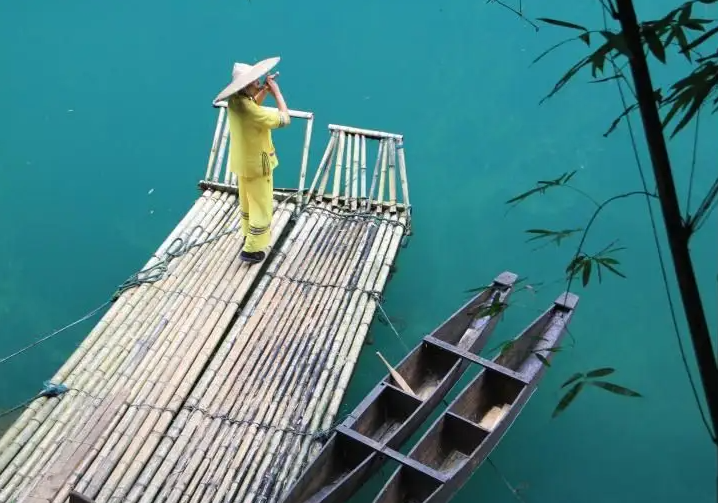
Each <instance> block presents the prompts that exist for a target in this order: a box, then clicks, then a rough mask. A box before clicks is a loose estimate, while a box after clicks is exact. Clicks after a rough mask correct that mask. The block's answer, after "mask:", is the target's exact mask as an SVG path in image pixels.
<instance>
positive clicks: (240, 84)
mask: <svg viewBox="0 0 718 503" xmlns="http://www.w3.org/2000/svg"><path fill="white" fill-rule="evenodd" d="M277 63H279V57H276V58H268V59H265V60H263V61H260V62H259V63H257V64H255V65H247V64H245V63H235V64H234V67H233V68H232V82H230V83H229V85H228V86H227V87H225V88H224V89H222V92H220V93H219V94H218V95H217V97H216V98H215V99H214V100H213V101H212V103H214V104H215V105H216V104H217V102H219V101H223V100H226V99H227V98H229V97H230V96H232V95H233V94H234V93H236V92H238V91H241V90H242V89H244V88H245V87H247V86H248V85H249V84H251V83H252V82H254V81H255V80H257V79H258V78H259V77H261V76H262V75H264V74H265V73H267V72H269V70H271V69H272V68H274V67H275V66H276V65H277Z"/></svg>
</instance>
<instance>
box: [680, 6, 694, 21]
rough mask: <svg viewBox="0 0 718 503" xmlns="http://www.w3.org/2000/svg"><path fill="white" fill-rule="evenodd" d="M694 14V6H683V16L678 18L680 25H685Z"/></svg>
mask: <svg viewBox="0 0 718 503" xmlns="http://www.w3.org/2000/svg"><path fill="white" fill-rule="evenodd" d="M692 13H693V4H692V3H691V2H686V3H685V4H683V8H682V9H681V14H680V16H678V21H679V22H680V23H685V22H686V21H688V20H689V19H690V18H691V14H692Z"/></svg>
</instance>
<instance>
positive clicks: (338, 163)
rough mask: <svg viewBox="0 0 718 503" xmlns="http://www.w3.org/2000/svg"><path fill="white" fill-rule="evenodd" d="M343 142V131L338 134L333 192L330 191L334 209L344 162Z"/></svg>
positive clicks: (337, 198) (344, 137)
mask: <svg viewBox="0 0 718 503" xmlns="http://www.w3.org/2000/svg"><path fill="white" fill-rule="evenodd" d="M345 140H346V135H345V134H344V131H341V132H340V133H339V149H338V150H337V160H336V165H335V167H334V190H332V195H333V196H334V197H333V199H332V207H334V208H336V207H337V206H338V204H339V194H340V190H339V189H340V187H339V184H340V182H341V174H342V161H343V160H344V141H345Z"/></svg>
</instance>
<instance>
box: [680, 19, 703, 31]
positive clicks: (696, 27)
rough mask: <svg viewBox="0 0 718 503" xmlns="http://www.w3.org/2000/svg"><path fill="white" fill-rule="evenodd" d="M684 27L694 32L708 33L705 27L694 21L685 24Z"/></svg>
mask: <svg viewBox="0 0 718 503" xmlns="http://www.w3.org/2000/svg"><path fill="white" fill-rule="evenodd" d="M683 26H685V27H686V28H688V29H689V30H693V31H706V29H705V28H704V27H703V25H702V24H701V23H699V22H697V21H696V20H694V19H691V20H688V21H686V22H685V23H683Z"/></svg>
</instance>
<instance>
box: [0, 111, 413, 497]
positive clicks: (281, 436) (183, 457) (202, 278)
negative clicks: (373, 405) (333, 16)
mask: <svg viewBox="0 0 718 503" xmlns="http://www.w3.org/2000/svg"><path fill="white" fill-rule="evenodd" d="M292 116H293V117H296V118H299V119H306V121H307V124H306V129H305V131H304V144H303V148H302V152H301V160H300V173H299V184H298V188H297V189H296V190H280V189H277V190H276V191H275V214H274V219H273V222H272V227H271V232H272V241H271V243H272V244H271V252H270V254H269V256H268V258H267V260H266V261H265V263H264V264H263V265H257V266H247V265H246V264H243V263H241V262H240V261H239V260H238V258H237V254H238V252H239V250H240V248H241V246H242V242H243V238H242V236H241V233H239V232H238V223H239V208H238V205H237V195H236V194H237V179H236V177H235V176H233V174H232V173H231V172H230V171H229V169H228V167H227V166H228V165H227V159H226V156H227V155H228V154H227V153H228V148H227V147H228V143H229V131H228V129H229V128H228V124H227V120H226V111H225V108H224V107H223V106H221V105H220V107H219V108H218V120H217V126H216V129H215V132H214V138H213V144H212V147H211V150H210V155H209V162H208V165H207V170H206V173H205V177H204V179H203V180H201V182H200V186H201V188H202V193H201V195H200V197H198V199H197V200H196V201H195V203H194V205H193V206H192V208H191V209H190V210H189V211H188V213H187V214H186V216H185V217H184V218H183V219H182V221H181V222H179V224H178V225H177V227H176V228H175V229H174V230H173V231H172V232H171V233H170V234H169V235H168V236H167V238H166V239H165V241H164V242H163V243H162V245H161V246H160V247H159V248H158V249H157V251H156V252H155V253H154V254H153V256H152V258H151V259H150V260H149V262H148V263H147V264H146V266H145V268H144V269H143V271H144V272H143V273H142V274H139V275H137V276H133V277H132V280H131V281H128V282H127V283H126V284H125V285H124V286H123V287H122V288H121V289H120V290H119V291H118V295H117V298H116V300H115V302H114V304H113V305H112V307H111V308H110V309H109V311H108V312H107V313H105V315H104V316H103V317H102V318H101V319H100V321H99V322H98V323H97V325H96V326H95V327H94V328H93V329H92V331H91V332H90V333H89V334H88V336H87V337H86V338H85V340H84V341H83V342H82V344H81V345H80V347H79V348H78V349H77V350H76V351H75V352H74V353H73V354H72V355H71V356H70V358H69V359H68V361H67V362H66V363H65V364H64V365H63V366H62V367H61V368H60V369H59V370H58V371H57V373H56V374H55V376H53V378H52V381H53V382H58V383H60V382H62V383H64V384H65V385H67V386H68V388H69V391H68V392H66V393H65V394H64V395H62V396H60V397H52V398H39V399H37V400H36V401H34V402H33V403H32V404H31V405H30V406H29V407H28V408H27V409H26V410H25V411H24V412H23V414H22V415H21V416H20V417H19V418H18V419H17V420H16V421H15V422H14V423H13V424H12V426H11V427H10V428H9V430H8V431H7V432H5V434H4V435H3V437H2V438H1V439H0V501H13V500H14V498H16V499H17V501H18V502H20V501H27V502H33V503H35V502H37V503H39V502H45V503H50V502H52V503H60V502H66V501H69V500H70V499H71V497H72V499H73V500H74V499H77V498H80V497H82V498H86V499H87V500H91V501H95V502H97V503H109V502H120V501H122V502H133V503H134V502H142V503H149V502H155V501H163V502H170V501H171V502H179V501H181V502H200V501H201V502H205V501H214V502H218V501H229V500H231V501H267V502H274V501H277V500H278V499H279V498H280V496H281V494H282V493H283V492H284V491H285V490H286V489H287V488H288V487H289V486H290V485H291V484H292V482H293V481H294V480H295V479H296V477H297V475H298V473H299V470H300V468H301V466H303V465H304V464H306V462H307V460H309V459H311V458H312V457H313V456H314V455H315V454H316V453H317V451H318V449H319V448H320V447H321V445H322V440H323V438H324V437H325V434H326V433H327V432H328V431H330V429H331V428H332V426H333V425H334V424H336V423H337V422H338V421H339V420H341V419H342V418H338V417H337V411H338V409H339V405H340V403H341V401H342V399H343V395H344V391H345V389H346V387H347V384H348V382H349V379H350V377H351V374H352V372H353V369H354V365H355V363H356V361H357V358H358V356H359V353H360V351H361V348H362V346H363V343H364V341H365V337H366V335H367V331H368V329H369V325H370V324H371V322H372V320H373V317H374V314H375V309H376V308H377V303H378V302H379V301H380V299H381V295H382V292H383V290H384V286H385V284H386V281H387V280H388V277H389V272H390V270H391V268H392V265H393V262H394V259H395V257H396V255H397V253H398V250H399V249H400V245H401V243H402V241H403V239H404V238H405V236H406V235H407V234H408V232H409V225H410V208H411V207H410V204H409V194H408V182H407V179H406V166H405V161H404V155H403V148H402V145H403V143H402V142H403V140H402V137H401V135H394V134H389V133H382V132H379V131H372V130H364V129H358V128H349V127H345V126H334V125H330V127H329V131H330V138H329V142H328V145H327V148H326V149H325V151H324V155H323V157H322V160H321V162H320V163H319V165H318V167H317V170H316V173H315V175H314V178H313V181H312V184H311V186H310V187H309V189H305V188H304V185H305V180H306V170H307V165H308V156H309V146H310V140H311V134H312V125H313V120H314V116H313V114H311V113H308V112H298V111H292ZM367 139H372V140H377V142H376V144H377V153H376V164H375V166H374V170H373V173H372V180H371V182H370V183H369V180H367V173H366V162H367ZM285 158H288V156H285ZM284 164H285V165H286V164H288V162H286V161H285V163H284ZM397 168H398V170H397ZM397 171H398V173H399V185H400V187H401V191H400V192H401V193H397V183H396V176H397ZM332 173H333V179H331V180H330V178H332V177H331V176H330V175H331V174H332ZM342 182H343V183H342ZM73 491H74V492H73Z"/></svg>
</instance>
